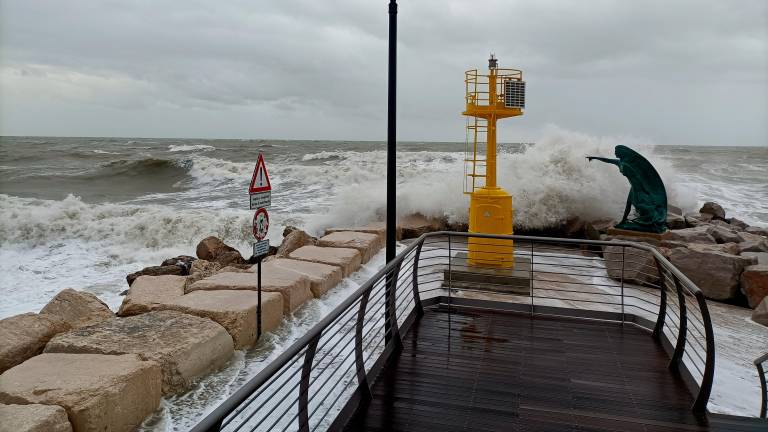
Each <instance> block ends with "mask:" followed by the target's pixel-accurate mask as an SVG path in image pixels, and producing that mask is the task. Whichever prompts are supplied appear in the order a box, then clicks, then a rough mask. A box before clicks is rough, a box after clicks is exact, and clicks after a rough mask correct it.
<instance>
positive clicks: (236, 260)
mask: <svg viewBox="0 0 768 432" xmlns="http://www.w3.org/2000/svg"><path fill="white" fill-rule="evenodd" d="M215 262H217V263H218V264H219V265H220V266H222V267H226V266H229V265H238V264H247V261H246V260H245V259H244V258H243V256H242V255H240V252H238V251H229V252H224V253H222V254H221V255H219V256H217V257H216V260H215Z"/></svg>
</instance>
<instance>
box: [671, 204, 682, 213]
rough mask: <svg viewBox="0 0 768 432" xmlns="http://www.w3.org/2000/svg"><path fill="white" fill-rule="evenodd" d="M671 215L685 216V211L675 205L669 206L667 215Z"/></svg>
mask: <svg viewBox="0 0 768 432" xmlns="http://www.w3.org/2000/svg"><path fill="white" fill-rule="evenodd" d="M669 213H672V214H676V215H681V214H683V209H682V208H680V207H678V206H676V205H673V204H667V214H669Z"/></svg>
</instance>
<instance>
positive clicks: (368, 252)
mask: <svg viewBox="0 0 768 432" xmlns="http://www.w3.org/2000/svg"><path fill="white" fill-rule="evenodd" d="M317 245H318V246H320V247H334V248H351V249H357V250H358V251H359V252H360V259H361V262H362V264H365V263H367V262H368V261H370V260H371V258H373V256H374V255H376V252H378V251H379V249H381V243H380V242H379V237H378V236H377V235H376V234H368V233H361V232H355V231H337V232H334V233H331V234H328V235H326V236H324V237H321V238H320V239H319V240H318V241H317Z"/></svg>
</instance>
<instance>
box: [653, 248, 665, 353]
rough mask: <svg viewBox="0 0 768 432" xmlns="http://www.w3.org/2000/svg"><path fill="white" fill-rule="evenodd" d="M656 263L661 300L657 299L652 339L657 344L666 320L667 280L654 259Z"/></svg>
mask: <svg viewBox="0 0 768 432" xmlns="http://www.w3.org/2000/svg"><path fill="white" fill-rule="evenodd" d="M653 259H654V261H656V271H658V272H659V289H660V290H661V298H660V299H659V316H658V317H656V325H655V326H654V327H653V339H654V340H656V341H657V342H660V341H661V335H662V334H663V331H664V321H665V320H666V318H667V285H666V283H665V282H666V280H667V278H666V277H664V272H663V271H662V268H661V264H660V263H659V260H658V258H656V257H654V258H653Z"/></svg>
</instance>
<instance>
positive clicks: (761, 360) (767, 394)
mask: <svg viewBox="0 0 768 432" xmlns="http://www.w3.org/2000/svg"><path fill="white" fill-rule="evenodd" d="M755 367H756V368H757V378H758V379H759V380H760V398H761V403H760V418H768V353H765V354H763V355H762V356H760V357H758V358H757V359H755Z"/></svg>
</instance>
